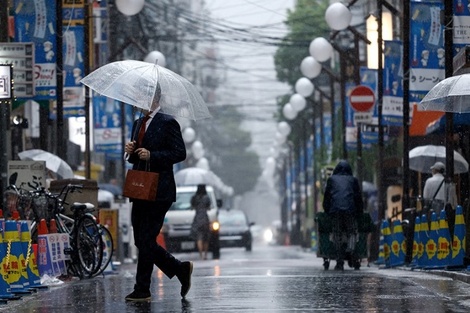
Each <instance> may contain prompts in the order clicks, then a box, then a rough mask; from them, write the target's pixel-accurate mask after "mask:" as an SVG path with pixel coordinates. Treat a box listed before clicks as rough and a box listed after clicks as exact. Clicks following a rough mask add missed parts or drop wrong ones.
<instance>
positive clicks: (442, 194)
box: [423, 162, 446, 213]
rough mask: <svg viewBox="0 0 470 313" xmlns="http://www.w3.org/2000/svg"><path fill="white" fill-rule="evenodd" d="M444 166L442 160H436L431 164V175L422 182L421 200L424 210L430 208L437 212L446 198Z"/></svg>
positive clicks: (426, 210)
mask: <svg viewBox="0 0 470 313" xmlns="http://www.w3.org/2000/svg"><path fill="white" fill-rule="evenodd" d="M445 170H446V167H445V165H444V163H442V162H436V163H434V165H433V166H431V173H432V176H431V177H429V178H428V179H427V180H426V182H425V183H424V189H423V200H424V207H425V212H429V211H430V210H432V211H434V212H437V213H439V212H440V210H441V209H442V208H443V207H444V204H445V200H446V191H445V189H446V186H445V179H444V173H445Z"/></svg>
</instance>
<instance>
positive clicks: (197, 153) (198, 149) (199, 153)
mask: <svg viewBox="0 0 470 313" xmlns="http://www.w3.org/2000/svg"><path fill="white" fill-rule="evenodd" d="M191 152H192V153H193V156H194V158H195V159H196V160H199V159H200V158H202V157H203V156H204V146H203V145H202V142H200V141H199V140H196V141H195V142H194V143H193V145H192V146H191Z"/></svg>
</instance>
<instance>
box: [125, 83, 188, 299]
mask: <svg viewBox="0 0 470 313" xmlns="http://www.w3.org/2000/svg"><path fill="white" fill-rule="evenodd" d="M159 100H160V92H159V89H158V88H157V92H156V93H155V98H154V101H153V103H152V105H151V107H150V110H146V111H143V113H144V114H145V116H144V117H141V118H139V119H138V120H136V121H135V122H134V125H133V127H132V134H138V136H137V138H135V137H136V136H134V140H132V141H130V142H128V143H126V145H125V153H126V158H127V161H128V162H130V163H132V164H133V167H132V168H133V169H136V170H146V169H150V171H152V172H157V173H159V182H158V189H157V195H156V200H155V201H145V200H139V199H131V201H132V213H131V222H132V226H133V229H134V239H135V245H136V247H137V248H138V260H137V273H136V283H135V285H134V291H133V292H132V293H130V294H129V295H127V296H126V298H125V299H126V301H135V302H138V301H149V300H151V293H150V284H151V278H152V271H153V267H154V265H156V266H157V267H158V268H159V269H160V270H162V272H163V273H164V274H165V275H166V276H168V277H169V278H170V279H171V278H173V277H174V276H176V277H177V278H178V280H179V281H180V282H181V296H182V297H183V298H184V297H185V296H186V294H187V293H188V291H189V289H190V287H191V274H192V270H193V263H192V262H189V261H185V262H182V261H180V260H178V259H176V258H175V257H174V256H173V255H172V254H170V253H169V252H168V251H166V250H165V249H164V248H163V247H162V246H160V245H159V244H158V243H157V241H156V238H157V236H158V234H159V233H160V229H161V228H162V226H163V221H164V218H165V215H166V213H167V211H168V209H169V208H170V206H171V204H172V203H173V202H174V201H175V200H176V184H175V179H174V175H173V165H174V164H176V163H178V162H181V161H183V160H184V159H185V158H186V148H185V145H184V141H183V137H182V134H181V127H180V125H179V124H178V122H177V121H176V120H175V119H174V118H173V117H172V116H170V115H167V114H163V113H161V112H160V104H159Z"/></svg>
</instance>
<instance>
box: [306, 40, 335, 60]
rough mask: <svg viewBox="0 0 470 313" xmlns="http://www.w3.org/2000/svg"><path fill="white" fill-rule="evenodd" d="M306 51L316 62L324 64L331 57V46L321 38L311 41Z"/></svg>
mask: <svg viewBox="0 0 470 313" xmlns="http://www.w3.org/2000/svg"><path fill="white" fill-rule="evenodd" d="M308 50H309V52H310V55H311V56H312V57H314V58H315V60H317V61H318V62H325V61H326V60H328V59H330V58H331V56H332V55H333V46H332V45H331V43H329V42H328V40H326V39H325V38H323V37H317V38H315V39H314V40H312V42H311V43H310V46H309V49H308Z"/></svg>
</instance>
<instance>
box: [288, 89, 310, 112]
mask: <svg viewBox="0 0 470 313" xmlns="http://www.w3.org/2000/svg"><path fill="white" fill-rule="evenodd" d="M289 103H290V104H291V105H292V108H293V109H294V110H296V111H297V112H300V111H302V110H303V109H305V106H306V105H307V100H305V98H304V97H302V96H301V95H300V94H298V93H295V94H293V95H292V96H291V97H290V100H289Z"/></svg>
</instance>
